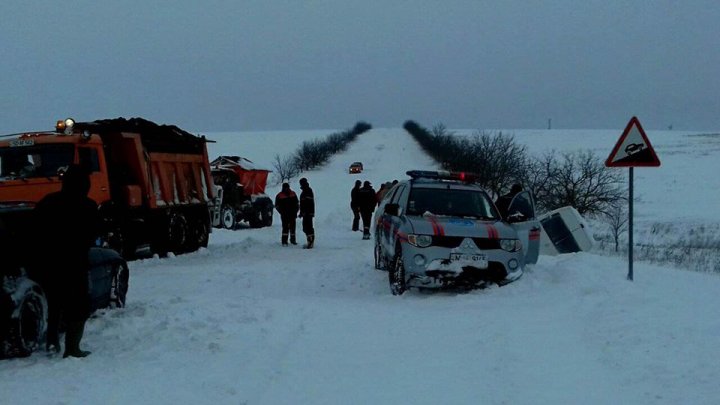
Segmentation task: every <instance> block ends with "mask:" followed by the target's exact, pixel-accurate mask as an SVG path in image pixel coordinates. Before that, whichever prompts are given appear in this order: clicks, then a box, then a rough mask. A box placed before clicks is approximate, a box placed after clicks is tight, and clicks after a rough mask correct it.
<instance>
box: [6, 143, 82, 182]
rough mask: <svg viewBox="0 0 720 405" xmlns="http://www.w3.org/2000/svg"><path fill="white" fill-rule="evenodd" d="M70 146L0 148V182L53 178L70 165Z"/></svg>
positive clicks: (71, 159)
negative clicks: (59, 170)
mask: <svg viewBox="0 0 720 405" xmlns="http://www.w3.org/2000/svg"><path fill="white" fill-rule="evenodd" d="M74 157H75V148H74V146H73V145H72V144H53V145H31V146H15V147H12V146H11V147H3V148H0V180H9V179H27V178H33V177H53V176H57V175H58V169H59V168H61V167H65V166H68V165H70V164H72V162H73V159H74Z"/></svg>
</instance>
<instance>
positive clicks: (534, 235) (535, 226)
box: [507, 191, 540, 264]
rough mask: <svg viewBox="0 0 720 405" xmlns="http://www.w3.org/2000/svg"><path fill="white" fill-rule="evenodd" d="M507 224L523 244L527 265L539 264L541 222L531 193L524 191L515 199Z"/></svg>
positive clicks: (511, 204)
mask: <svg viewBox="0 0 720 405" xmlns="http://www.w3.org/2000/svg"><path fill="white" fill-rule="evenodd" d="M507 222H508V223H509V224H510V225H511V226H512V227H513V228H514V229H515V231H516V232H517V234H518V238H520V242H522V245H523V251H524V253H525V263H526V264H535V263H537V261H538V256H539V254H540V221H539V220H538V219H537V218H536V217H535V199H534V198H533V196H532V194H531V193H530V191H522V192H520V193H518V194H517V195H516V196H515V197H513V199H512V201H511V202H510V206H509V207H508V216H507Z"/></svg>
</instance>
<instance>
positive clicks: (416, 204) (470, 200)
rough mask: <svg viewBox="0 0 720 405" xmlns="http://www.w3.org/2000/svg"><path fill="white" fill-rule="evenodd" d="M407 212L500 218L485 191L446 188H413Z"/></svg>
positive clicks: (482, 218)
mask: <svg viewBox="0 0 720 405" xmlns="http://www.w3.org/2000/svg"><path fill="white" fill-rule="evenodd" d="M407 214H408V215H439V216H449V217H460V218H475V219H481V220H493V219H498V216H497V214H496V212H495V209H494V208H493V205H492V202H491V201H490V199H489V198H488V197H487V195H486V194H485V193H483V192H481V191H473V190H453V189H446V188H442V189H441V188H417V187H416V188H413V189H412V191H411V192H410V198H408V208H407Z"/></svg>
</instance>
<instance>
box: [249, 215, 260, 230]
mask: <svg viewBox="0 0 720 405" xmlns="http://www.w3.org/2000/svg"><path fill="white" fill-rule="evenodd" d="M248 223H249V224H250V228H262V226H263V214H262V211H257V212H255V214H254V217H253V218H250V219H249V220H248Z"/></svg>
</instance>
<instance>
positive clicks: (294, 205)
mask: <svg viewBox="0 0 720 405" xmlns="http://www.w3.org/2000/svg"><path fill="white" fill-rule="evenodd" d="M275 209H276V210H277V212H279V213H280V221H282V237H281V239H280V242H281V243H282V245H283V246H287V245H288V234H289V235H290V243H292V244H293V245H297V241H296V239H295V226H296V225H295V221H296V218H297V213H298V198H297V195H296V194H295V192H294V191H292V190H291V189H290V184H289V183H283V185H282V190H280V192H279V193H278V194H277V196H275Z"/></svg>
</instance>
